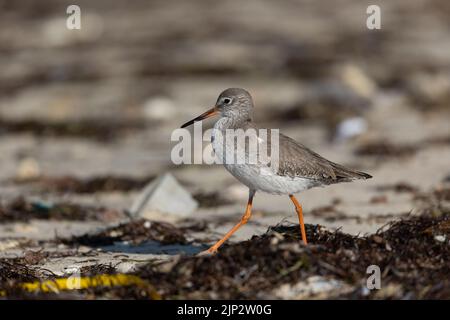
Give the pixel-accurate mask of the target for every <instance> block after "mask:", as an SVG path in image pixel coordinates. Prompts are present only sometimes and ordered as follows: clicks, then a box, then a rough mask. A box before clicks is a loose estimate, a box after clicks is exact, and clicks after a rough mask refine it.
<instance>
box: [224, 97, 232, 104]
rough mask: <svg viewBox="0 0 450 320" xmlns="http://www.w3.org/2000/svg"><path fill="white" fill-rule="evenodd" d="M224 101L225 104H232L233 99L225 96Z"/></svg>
mask: <svg viewBox="0 0 450 320" xmlns="http://www.w3.org/2000/svg"><path fill="white" fill-rule="evenodd" d="M223 103H224V104H230V103H231V99H230V98H225V99H223Z"/></svg>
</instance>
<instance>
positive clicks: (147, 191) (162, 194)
mask: <svg viewBox="0 0 450 320" xmlns="http://www.w3.org/2000/svg"><path fill="white" fill-rule="evenodd" d="M197 207H198V202H197V201H196V200H195V199H194V198H193V197H192V196H191V194H190V193H189V192H188V191H187V190H186V189H184V188H183V187H182V186H181V185H180V184H179V183H178V181H177V180H176V179H175V177H174V176H172V175H171V174H170V173H166V174H163V175H161V176H159V177H157V178H156V179H155V180H153V181H152V182H150V183H149V184H148V185H147V186H146V187H145V188H144V190H143V191H142V192H141V194H140V195H139V196H138V198H137V199H136V201H135V202H134V203H133V205H132V207H131V209H130V211H129V212H130V215H131V216H133V217H138V216H139V217H143V218H153V217H154V215H153V214H154V212H155V211H157V212H160V213H167V214H170V215H173V216H177V217H187V216H190V215H191V214H192V213H193V212H194V211H195V210H196V209H197Z"/></svg>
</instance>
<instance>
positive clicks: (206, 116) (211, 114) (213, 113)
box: [181, 107, 219, 128]
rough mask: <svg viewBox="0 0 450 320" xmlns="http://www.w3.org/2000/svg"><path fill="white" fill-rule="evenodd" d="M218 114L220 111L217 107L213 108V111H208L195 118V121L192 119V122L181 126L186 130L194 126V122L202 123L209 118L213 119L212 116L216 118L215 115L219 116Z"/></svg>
mask: <svg viewBox="0 0 450 320" xmlns="http://www.w3.org/2000/svg"><path fill="white" fill-rule="evenodd" d="M218 113H219V111H218V110H217V108H216V107H214V108H211V109H209V110H208V111H206V112H204V113H202V114H201V115H199V116H198V117H197V118H194V119H192V120H190V121H188V122H186V123H185V124H183V125H182V126H181V128H186V127H188V126H190V125H191V124H193V123H194V122H197V121H202V120H204V119H207V118H210V117H212V116H215V115H217V114H218Z"/></svg>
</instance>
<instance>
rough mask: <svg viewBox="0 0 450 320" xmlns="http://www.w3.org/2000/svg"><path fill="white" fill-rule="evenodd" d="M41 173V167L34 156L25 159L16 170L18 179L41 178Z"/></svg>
mask: <svg viewBox="0 0 450 320" xmlns="http://www.w3.org/2000/svg"><path fill="white" fill-rule="evenodd" d="M40 175H41V168H40V166H39V163H38V162H37V161H36V160H35V159H33V158H25V159H23V160H22V161H21V162H20V163H19V166H18V168H17V171H16V180H19V181H25V180H33V179H36V178H39V177H40Z"/></svg>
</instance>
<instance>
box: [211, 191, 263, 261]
mask: <svg viewBox="0 0 450 320" xmlns="http://www.w3.org/2000/svg"><path fill="white" fill-rule="evenodd" d="M254 195H255V192H254V191H252V190H250V194H249V197H248V202H247V209H246V210H245V213H244V215H243V216H242V218H241V221H239V223H238V224H236V225H235V226H234V227H233V228H232V229H231V230H230V231H228V233H227V234H226V235H225V236H224V237H223V238H222V239H220V240H219V241H217V242H216V243H215V244H214V245H213V246H212V247H211V248H209V249H208V250H206V252H207V253H215V252H217V249H219V247H220V246H221V245H222V244H223V243H224V242H225V241H227V240H228V238H229V237H231V235H232V234H233V233H235V232H236V231H237V230H238V229H239V228H240V227H241V226H243V225H244V224H246V223H247V221H248V220H249V219H250V216H251V215H252V203H253V196H254Z"/></svg>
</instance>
